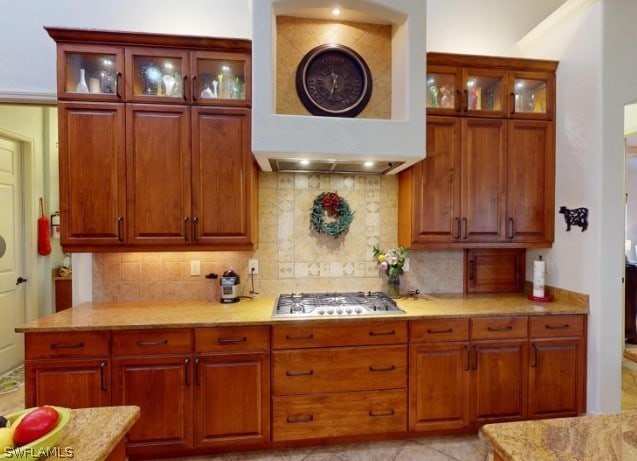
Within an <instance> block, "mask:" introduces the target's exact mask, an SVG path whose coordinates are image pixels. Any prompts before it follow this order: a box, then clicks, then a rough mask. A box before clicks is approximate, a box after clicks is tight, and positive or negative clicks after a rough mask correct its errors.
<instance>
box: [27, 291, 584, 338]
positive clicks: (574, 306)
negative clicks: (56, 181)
mask: <svg viewBox="0 0 637 461" xmlns="http://www.w3.org/2000/svg"><path fill="white" fill-rule="evenodd" d="M275 301H276V299H275V298H274V297H265V296H264V297H257V298H253V299H244V298H242V299H241V301H239V302H238V303H232V304H221V303H220V302H205V301H144V302H142V301H138V302H116V303H112V302H89V303H84V304H80V305H77V306H74V307H73V308H72V309H66V310H64V311H61V312H58V313H56V314H52V315H49V316H46V317H42V318H40V319H37V320H33V321H31V322H28V323H25V324H23V325H19V326H18V327H17V328H16V331H17V332H46V331H61V330H104V329H110V330H119V329H122V330H123V329H134V328H184V327H186V328H187V327H206V326H238V325H273V324H277V323H281V322H297V321H302V322H308V321H317V320H324V321H334V322H348V321H350V320H353V319H352V318H351V317H347V318H333V317H332V318H328V317H312V318H308V317H305V318H299V319H293V318H283V319H273V318H272V310H273V307H274V303H275ZM397 304H398V306H399V307H400V308H401V309H403V310H404V311H405V314H399V313H397V314H389V315H387V314H385V315H370V316H361V317H356V318H357V319H359V320H388V319H404V320H412V319H419V318H440V317H467V316H470V317H487V316H494V315H497V316H513V315H551V314H553V315H557V314H588V303H587V299H586V297H585V296H580V297H578V296H575V297H572V298H569V297H564V299H561V300H560V299H556V300H555V301H553V302H548V303H541V302H534V301H530V300H529V299H527V297H526V296H525V295H523V294H517V293H515V294H510V293H509V294H481V295H476V294H471V295H469V294H438V293H436V294H433V295H420V296H418V297H417V298H413V297H403V298H400V299H398V300H397Z"/></svg>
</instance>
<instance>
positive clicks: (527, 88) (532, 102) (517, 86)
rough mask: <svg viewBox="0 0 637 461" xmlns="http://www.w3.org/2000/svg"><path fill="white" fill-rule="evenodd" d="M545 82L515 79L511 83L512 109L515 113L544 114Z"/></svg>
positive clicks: (545, 109)
mask: <svg viewBox="0 0 637 461" xmlns="http://www.w3.org/2000/svg"><path fill="white" fill-rule="evenodd" d="M546 91H547V81H546V80H533V79H525V78H516V79H514V83H513V97H514V103H513V109H512V112H511V115H513V114H515V113H536V114H537V113H539V114H546V112H547V107H546V101H547V99H546Z"/></svg>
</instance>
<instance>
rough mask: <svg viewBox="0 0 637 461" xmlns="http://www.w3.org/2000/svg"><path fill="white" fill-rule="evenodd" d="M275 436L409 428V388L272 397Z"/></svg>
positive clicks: (293, 437)
mask: <svg viewBox="0 0 637 461" xmlns="http://www.w3.org/2000/svg"><path fill="white" fill-rule="evenodd" d="M272 413H273V415H272V439H273V440H274V441H282V440H300V439H316V438H323V437H339V436H348V435H364V434H365V435H366V434H378V433H388V432H403V431H406V430H407V391H406V390H391V391H369V392H344V393H334V394H315V395H307V396H286V397H273V398H272Z"/></svg>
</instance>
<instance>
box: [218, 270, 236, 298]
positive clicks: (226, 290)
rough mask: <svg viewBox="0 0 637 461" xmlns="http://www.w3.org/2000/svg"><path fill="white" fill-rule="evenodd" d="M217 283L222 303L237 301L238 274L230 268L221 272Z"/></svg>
mask: <svg viewBox="0 0 637 461" xmlns="http://www.w3.org/2000/svg"><path fill="white" fill-rule="evenodd" d="M219 283H220V284H221V302H222V303H236V302H237V301H239V276H238V275H237V273H236V272H235V271H234V270H232V268H230V269H228V270H227V271H225V272H224V273H223V275H222V276H221V280H220V282H219Z"/></svg>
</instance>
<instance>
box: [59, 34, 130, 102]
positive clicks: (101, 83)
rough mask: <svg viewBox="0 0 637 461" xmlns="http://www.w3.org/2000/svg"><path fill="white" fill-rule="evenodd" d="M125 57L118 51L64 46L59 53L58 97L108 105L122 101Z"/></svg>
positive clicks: (94, 47) (112, 48) (108, 48)
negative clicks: (118, 100) (115, 101)
mask: <svg viewBox="0 0 637 461" xmlns="http://www.w3.org/2000/svg"><path fill="white" fill-rule="evenodd" d="M123 57H124V53H123V51H122V50H121V49H120V48H115V47H99V46H90V47H88V46H86V47H85V46H82V45H67V46H61V47H59V49H58V60H59V61H60V62H62V63H64V65H63V66H58V72H60V73H61V74H62V75H58V88H57V89H58V97H59V98H60V99H75V100H77V99H88V100H93V101H108V100H117V99H122V90H123V88H121V85H122V68H123V63H124V59H123Z"/></svg>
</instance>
